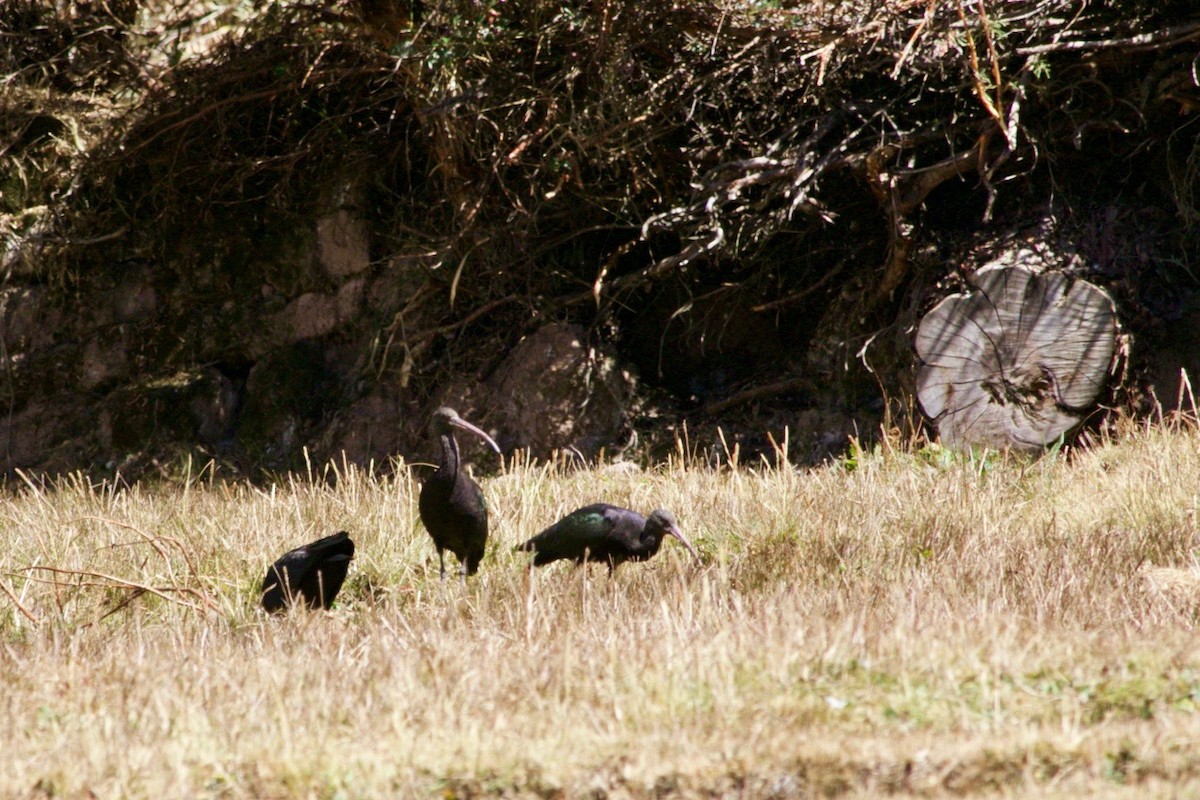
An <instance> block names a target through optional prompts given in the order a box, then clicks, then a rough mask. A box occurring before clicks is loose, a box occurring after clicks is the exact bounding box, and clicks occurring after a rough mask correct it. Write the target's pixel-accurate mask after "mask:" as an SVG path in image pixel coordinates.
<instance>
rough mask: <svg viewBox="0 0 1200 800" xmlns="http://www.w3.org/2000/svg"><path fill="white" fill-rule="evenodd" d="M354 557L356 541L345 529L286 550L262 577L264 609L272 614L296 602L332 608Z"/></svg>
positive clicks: (310, 606)
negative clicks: (353, 540) (265, 575)
mask: <svg viewBox="0 0 1200 800" xmlns="http://www.w3.org/2000/svg"><path fill="white" fill-rule="evenodd" d="M352 558H354V542H352V541H351V540H350V534H348V533H346V532H345V531H338V532H337V533H335V534H333V535H332V536H326V537H325V538H324V539H317V540H316V541H315V542H310V543H309V544H306V545H304V546H303V547H297V548H296V549H295V550H291V551H288V552H287V553H284V554H283V556H281V557H280V559H279V560H278V561H276V562H275V563H274V564H272V565H271V567H270V568H269V569H268V570H267V577H265V578H263V583H262V592H263V596H262V604H263V608H265V609H266V610H267V611H270V612H271V613H275V612H276V611H282V610H284V609H285V608H287V607H288V606H291V605H293V604H297V603H303V604H304V605H305V606H307V607H308V608H329V607H330V606H332V605H333V598H335V597H337V593H338V591H339V590H340V589H341V588H342V583H343V582H344V581H345V580H346V570H348V569H349V568H350V559H352Z"/></svg>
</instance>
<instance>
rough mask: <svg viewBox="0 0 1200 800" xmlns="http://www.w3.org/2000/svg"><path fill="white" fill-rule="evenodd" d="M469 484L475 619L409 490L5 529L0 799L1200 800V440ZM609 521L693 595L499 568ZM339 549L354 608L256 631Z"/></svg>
mask: <svg viewBox="0 0 1200 800" xmlns="http://www.w3.org/2000/svg"><path fill="white" fill-rule="evenodd" d="M482 483H483V486H484V490H485V493H486V494H487V496H488V499H489V502H490V504H491V507H492V511H493V533H492V544H491V547H490V548H489V552H488V556H487V559H486V560H485V562H484V565H483V568H482V570H481V573H480V574H479V576H477V578H476V579H473V580H472V582H471V583H470V584H469V585H467V586H465V587H464V586H463V585H461V584H460V583H458V582H455V581H448V582H447V583H445V584H441V583H439V582H438V580H437V569H436V559H435V558H433V548H432V546H431V544H430V542H429V541H428V537H427V535H426V534H425V532H424V531H423V530H422V529H421V527H420V525H419V522H418V517H417V512H416V502H415V494H416V488H417V487H416V485H415V484H414V482H413V480H412V478H411V477H410V475H409V473H408V471H407V470H400V471H398V472H397V474H396V476H395V477H378V476H372V475H369V474H367V473H364V472H362V471H358V470H353V469H350V470H342V471H340V474H339V476H338V480H337V481H336V485H334V486H331V485H330V484H329V483H328V482H326V481H322V480H311V481H303V480H298V481H294V482H291V483H285V484H280V485H278V486H276V487H274V488H270V489H259V488H253V487H249V486H245V485H222V484H220V483H215V482H212V481H211V480H209V477H208V476H207V475H206V474H202V475H200V476H197V477H193V478H191V479H188V480H186V481H184V482H183V483H182V485H180V486H178V487H176V488H158V489H148V488H138V487H135V488H129V489H120V490H116V489H113V488H112V487H108V486H104V487H92V486H89V485H88V484H87V483H86V481H84V480H82V479H76V480H71V481H66V482H64V483H63V484H62V485H60V486H58V487H55V488H54V489H52V490H43V489H35V488H32V487H25V488H23V489H20V490H18V491H15V492H13V493H12V494H10V495H9V496H7V497H5V498H4V499H3V500H2V501H0V502H2V505H0V509H2V510H0V526H2V536H3V542H4V545H3V548H2V549H0V588H2V589H3V592H2V593H0V637H2V638H0V640H2V642H3V647H2V648H0V670H2V678H0V680H2V683H0V712H2V714H3V719H4V721H5V724H4V725H3V726H0V754H2V755H0V796H4V797H42V796H75V797H77V796H96V797H136V798H141V797H147V798H148V797H184V796H187V797H221V798H225V797H228V798H243V797H246V798H249V797H320V798H343V797H344V798H356V797H400V796H423V795H433V794H437V795H441V796H447V797H449V796H456V797H466V796H478V795H504V796H520V797H524V796H566V797H578V796H588V797H649V796H656V797H657V796H668V795H680V796H697V797H699V796H705V797H709V796H739V797H792V796H805V795H814V794H815V795H823V796H831V795H841V794H847V795H859V796H873V795H878V794H883V793H890V794H900V795H904V794H916V795H933V796H938V795H957V794H974V793H987V792H995V791H1000V792H1002V793H1007V794H1017V795H1021V794H1024V795H1030V796H1068V795H1075V796H1125V795H1132V794H1133V793H1137V794H1138V795H1146V794H1151V795H1158V796H1177V793H1179V794H1186V793H1187V791H1188V788H1189V787H1190V790H1191V791H1192V792H1196V791H1200V755H1198V754H1200V716H1198V715H1197V713H1196V709H1197V705H1198V704H1200V649H1198V648H1197V641H1196V636H1195V627H1196V620H1197V609H1198V607H1200V590H1198V589H1196V588H1195V584H1194V583H1190V582H1189V581H1191V580H1193V573H1192V572H1191V571H1190V570H1191V568H1192V566H1193V564H1194V562H1195V552H1196V545H1197V542H1196V512H1197V508H1198V506H1200V434H1197V433H1196V432H1195V431H1190V430H1177V431H1173V432H1172V431H1165V430H1159V429H1152V430H1143V431H1131V432H1130V433H1129V434H1128V435H1127V436H1126V437H1124V438H1123V439H1122V440H1121V441H1119V442H1116V443H1110V444H1106V445H1103V446H1099V447H1097V448H1095V449H1094V450H1092V451H1090V452H1084V453H1076V454H1075V455H1074V456H1073V457H1072V458H1070V459H1067V458H1064V457H1048V458H1046V459H1043V460H1041V461H1039V462H1032V463H1031V462H1026V461H1016V460H1007V459H1004V458H1001V457H998V456H995V455H984V456H976V457H971V456H953V455H952V454H949V453H946V452H942V451H938V450H936V449H930V448H926V449H924V450H921V451H917V452H906V451H903V450H901V449H890V448H884V450H883V451H881V452H875V453H856V454H854V457H853V458H849V459H847V460H845V461H843V462H841V463H839V464H833V465H829V466H827V467H823V468H820V469H815V470H811V471H793V470H790V469H784V470H758V471H756V470H748V469H744V468H743V469H737V470H731V469H728V468H726V469H721V470H713V469H708V468H701V467H692V466H681V465H680V464H679V463H676V464H675V465H672V466H669V467H667V468H664V469H662V470H658V471H653V472H641V473H629V472H619V471H611V470H610V471H605V470H595V471H586V472H568V471H564V470H560V469H555V468H540V467H532V466H515V467H512V468H510V469H508V470H507V471H505V472H504V473H503V474H501V475H499V476H496V477H491V478H487V479H484V480H483V481H482ZM597 499H604V500H608V501H610V502H615V503H619V504H622V505H627V506H629V507H633V508H638V509H642V510H643V511H646V510H649V509H650V508H653V507H655V506H666V507H669V508H672V509H674V510H675V511H676V512H677V513H678V515H679V517H680V521H681V526H682V527H683V528H684V530H685V532H687V533H688V534H689V535H690V536H691V537H692V538H693V540H694V541H695V542H696V543H697V545H698V546H699V548H700V550H701V551H702V552H703V553H704V555H705V560H706V564H705V566H704V567H703V568H700V569H697V568H695V567H693V566H691V565H690V564H689V562H688V560H687V559H686V558H685V555H686V554H685V553H684V552H683V551H682V548H679V547H676V546H673V543H671V542H668V543H667V544H666V545H665V546H664V548H663V552H661V553H660V554H659V556H658V557H657V558H656V559H655V560H653V561H651V562H649V563H647V564H631V565H627V566H625V567H623V568H622V569H620V570H619V571H618V572H617V574H616V576H615V577H614V578H613V579H611V580H609V579H607V578H606V577H605V574H604V570H603V569H602V568H598V567H597V568H593V569H592V570H591V571H587V570H581V569H580V570H576V569H572V568H571V567H569V566H557V567H550V568H546V569H543V570H540V571H538V572H536V573H534V574H533V575H528V574H527V573H526V571H525V570H524V569H523V568H522V567H523V564H524V560H523V558H522V557H520V556H519V555H517V554H515V553H513V552H511V547H512V545H514V544H516V543H517V542H519V541H521V540H523V539H524V538H525V537H527V536H529V535H531V534H532V533H534V532H536V531H537V530H539V529H540V528H541V527H542V526H544V525H545V524H547V523H548V522H550V521H552V520H553V519H555V518H556V517H557V516H559V515H561V514H562V513H564V512H566V511H569V510H571V509H572V508H574V507H576V506H578V505H581V504H582V503H584V502H588V501H592V500H597ZM342 528H344V529H347V530H349V531H351V532H352V534H353V535H354V538H355V540H356V542H357V543H358V547H359V549H358V556H357V558H356V560H355V561H354V564H353V565H352V568H351V577H350V579H349V580H348V582H347V585H346V587H345V588H344V589H343V594H342V595H341V597H340V598H339V603H338V607H337V608H336V609H335V610H333V611H332V612H328V613H324V612H318V613H296V614H292V615H288V616H284V617H279V618H268V617H266V616H265V615H264V614H262V613H261V612H260V611H259V610H258V609H257V607H256V600H257V590H258V585H259V582H260V580H261V578H262V575H263V573H264V572H265V569H266V565H267V564H268V563H270V562H271V561H272V560H273V559H274V558H275V557H276V556H277V555H278V554H279V553H280V552H282V551H283V550H284V549H287V548H289V547H291V546H294V545H297V544H300V543H302V542H304V541H307V540H309V539H312V538H315V537H317V536H319V535H323V534H327V533H329V532H331V531H333V530H336V529H342ZM89 793H91V794H90V795H89Z"/></svg>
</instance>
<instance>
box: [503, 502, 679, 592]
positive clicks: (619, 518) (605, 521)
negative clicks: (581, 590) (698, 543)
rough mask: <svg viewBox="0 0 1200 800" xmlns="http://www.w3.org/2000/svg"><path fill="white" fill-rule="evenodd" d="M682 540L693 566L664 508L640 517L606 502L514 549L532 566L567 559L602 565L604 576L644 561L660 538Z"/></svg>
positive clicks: (573, 515)
mask: <svg viewBox="0 0 1200 800" xmlns="http://www.w3.org/2000/svg"><path fill="white" fill-rule="evenodd" d="M664 534H666V535H670V536H674V537H675V538H676V539H678V540H679V541H681V542H683V546H684V547H686V548H687V549H688V552H690V553H691V554H692V557H693V558H695V559H696V561H697V563H699V561H700V555H699V554H698V553H697V552H696V548H695V547H692V543H691V542H689V541H688V540H687V537H686V536H684V535H683V533H682V532H680V530H679V525H678V524H677V523H676V522H675V515H674V514H672V513H671V512H670V511H667V510H666V509H662V508H660V509H657V510H655V511H651V512H650V516H649V517H643V516H642V515H641V514H639V513H638V512H636V511H630V510H629V509H627V508H618V507H617V506H611V505H609V504H608V503H594V504H592V505H590V506H584V507H583V508H580V509H578V510H576V511H572V512H571V513H570V514H568V515H567V516H565V517H563V518H562V519H560V520H559V521H558V522H556V523H554V524H553V525H551V526H550V527H549V528H546V530H544V531H542V532H541V533H539V534H538V535H537V536H534V537H533V538H532V539H530V540H529V541H527V542H525V543H524V544H519V545H517V548H516V549H517V550H524V551H527V552H531V553H533V554H534V556H533V566H535V567H540V566H541V565H543V564H549V563H550V562H552V561H558V560H559V559H562V558H569V559H571V560H572V561H574V562H575V563H576V564H582V563H584V562H585V561H600V562H603V563H606V564H608V571H609V574H611V573H612V571H613V570H614V569H616V568H617V567H618V566H620V565H621V564H622V563H624V562H626V561H645V560H646V559H648V558H650V557H651V556H653V555H654V554H655V553H657V552H658V548H659V547H660V546H661V545H662V540H663V535H664Z"/></svg>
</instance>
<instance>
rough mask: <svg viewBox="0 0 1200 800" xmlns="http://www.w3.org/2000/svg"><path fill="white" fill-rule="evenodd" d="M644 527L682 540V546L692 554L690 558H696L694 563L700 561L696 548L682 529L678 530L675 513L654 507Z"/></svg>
mask: <svg viewBox="0 0 1200 800" xmlns="http://www.w3.org/2000/svg"><path fill="white" fill-rule="evenodd" d="M646 527H647V528H649V529H651V530H654V529H657V530H661V531H662V532H663V533H666V534H668V535H670V536H674V537H675V538H676V539H678V540H679V541H681V542H683V546H684V547H686V548H687V549H688V552H689V553H691V554H692V558H694V559H696V563H697V564H699V563H701V561H700V554H699V553H697V552H696V548H695V547H693V546H692V543H691V542H690V541H688V538H687V537H686V536H684V535H683V531H681V530H679V522H678V521H677V520H676V519H675V515H674V514H672V513H671V512H670V511H667V510H666V509H665V508H656V509H654V510H653V511H651V512H650V516H649V517H647V518H646Z"/></svg>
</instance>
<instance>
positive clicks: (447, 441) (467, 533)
mask: <svg viewBox="0 0 1200 800" xmlns="http://www.w3.org/2000/svg"><path fill="white" fill-rule="evenodd" d="M432 428H433V432H434V434H435V435H436V436H437V437H438V439H439V442H440V444H441V448H442V460H441V462H439V463H438V470H437V472H435V473H433V474H432V475H430V476H429V477H428V478H426V479H425V483H423V484H422V485H421V497H420V500H419V502H418V504H417V505H418V507H419V508H420V510H421V522H423V523H425V528H426V530H428V531H429V535H430V536H432V537H433V544H434V546H435V547H436V548H437V553H438V566H439V568H440V572H439V574H440V576H441V578H442V580H445V579H446V560H445V555H444V552H443V551H446V550H449V551H450V552H451V553H454V555H456V556H458V560H459V561H460V562H461V564H462V567H461V570H460V572H461V574H462V575H463V579H464V580H465V579H466V576H467V575H474V574H475V573H476V572H478V571H479V562H480V561H482V560H483V551H484V547H485V545H486V544H487V535H488V519H487V502H486V501H485V500H484V499H483V492H482V491H481V490H480V488H479V484H477V483H476V482H475V481H473V480H471V478H470V476H468V475H467V473H466V472H465V471H464V470H463V468H462V459H461V458H460V457H459V453H458V440H457V439H455V438H454V429H455V428H458V429H459V430H463V431H469V432H471V433H473V434H475V435H476V436H478V437H479V438H481V439H483V440H484V441H485V442H487V443H488V444H489V445H491V447H492V449H493V450H495V451H496V452H497V453H499V452H500V446H499V445H497V444H496V443H495V442H494V441H493V440H492V437H490V436H488V435H487V434H486V433H484V432H483V431H482V430H480V429H479V428H477V427H475V426H474V425H472V424H471V423H469V422H467V421H466V420H465V419H463V418H462V417H460V416H459V415H458V412H457V411H455V410H454V409H452V408H446V407H445V406H443V407H441V408H439V409H438V410H437V411H435V412H433V421H432Z"/></svg>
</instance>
